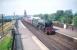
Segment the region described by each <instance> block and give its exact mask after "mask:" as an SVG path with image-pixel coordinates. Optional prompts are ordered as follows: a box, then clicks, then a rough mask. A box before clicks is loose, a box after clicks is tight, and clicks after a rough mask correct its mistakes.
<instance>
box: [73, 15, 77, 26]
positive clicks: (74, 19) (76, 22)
mask: <svg viewBox="0 0 77 50" xmlns="http://www.w3.org/2000/svg"><path fill="white" fill-rule="evenodd" d="M73 24H74V26H76V27H77V16H75V17H74V18H73Z"/></svg>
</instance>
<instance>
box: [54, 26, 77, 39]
mask: <svg viewBox="0 0 77 50" xmlns="http://www.w3.org/2000/svg"><path fill="white" fill-rule="evenodd" d="M54 29H55V30H56V32H57V33H59V34H62V35H65V36H67V37H69V38H72V39H74V40H77V32H76V31H73V30H69V29H64V28H60V27H57V26H54Z"/></svg>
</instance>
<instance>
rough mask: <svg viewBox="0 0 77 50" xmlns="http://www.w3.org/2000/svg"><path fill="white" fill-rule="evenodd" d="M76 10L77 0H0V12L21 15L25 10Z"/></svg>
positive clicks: (37, 11)
mask: <svg viewBox="0 0 77 50" xmlns="http://www.w3.org/2000/svg"><path fill="white" fill-rule="evenodd" d="M69 9H71V10H72V11H73V12H76V11H77V0H0V14H2V13H3V14H5V15H13V13H14V12H15V14H17V15H23V14H24V10H26V12H27V14H28V15H33V14H41V13H42V14H45V13H48V14H51V13H55V12H56V11H57V10H69Z"/></svg>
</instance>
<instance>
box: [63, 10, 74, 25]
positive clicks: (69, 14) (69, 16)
mask: <svg viewBox="0 0 77 50" xmlns="http://www.w3.org/2000/svg"><path fill="white" fill-rule="evenodd" d="M64 16H65V18H66V20H65V23H67V24H71V23H72V18H73V13H72V10H66V11H65V12H64Z"/></svg>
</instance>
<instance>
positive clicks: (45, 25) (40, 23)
mask: <svg viewBox="0 0 77 50" xmlns="http://www.w3.org/2000/svg"><path fill="white" fill-rule="evenodd" d="M24 20H25V21H26V22H27V23H29V24H31V25H33V26H34V27H37V28H38V29H39V30H42V31H43V32H45V33H46V34H47V35H50V34H55V30H54V28H53V23H52V22H51V21H49V20H44V19H41V18H40V17H33V16H28V17H25V18H24Z"/></svg>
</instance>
